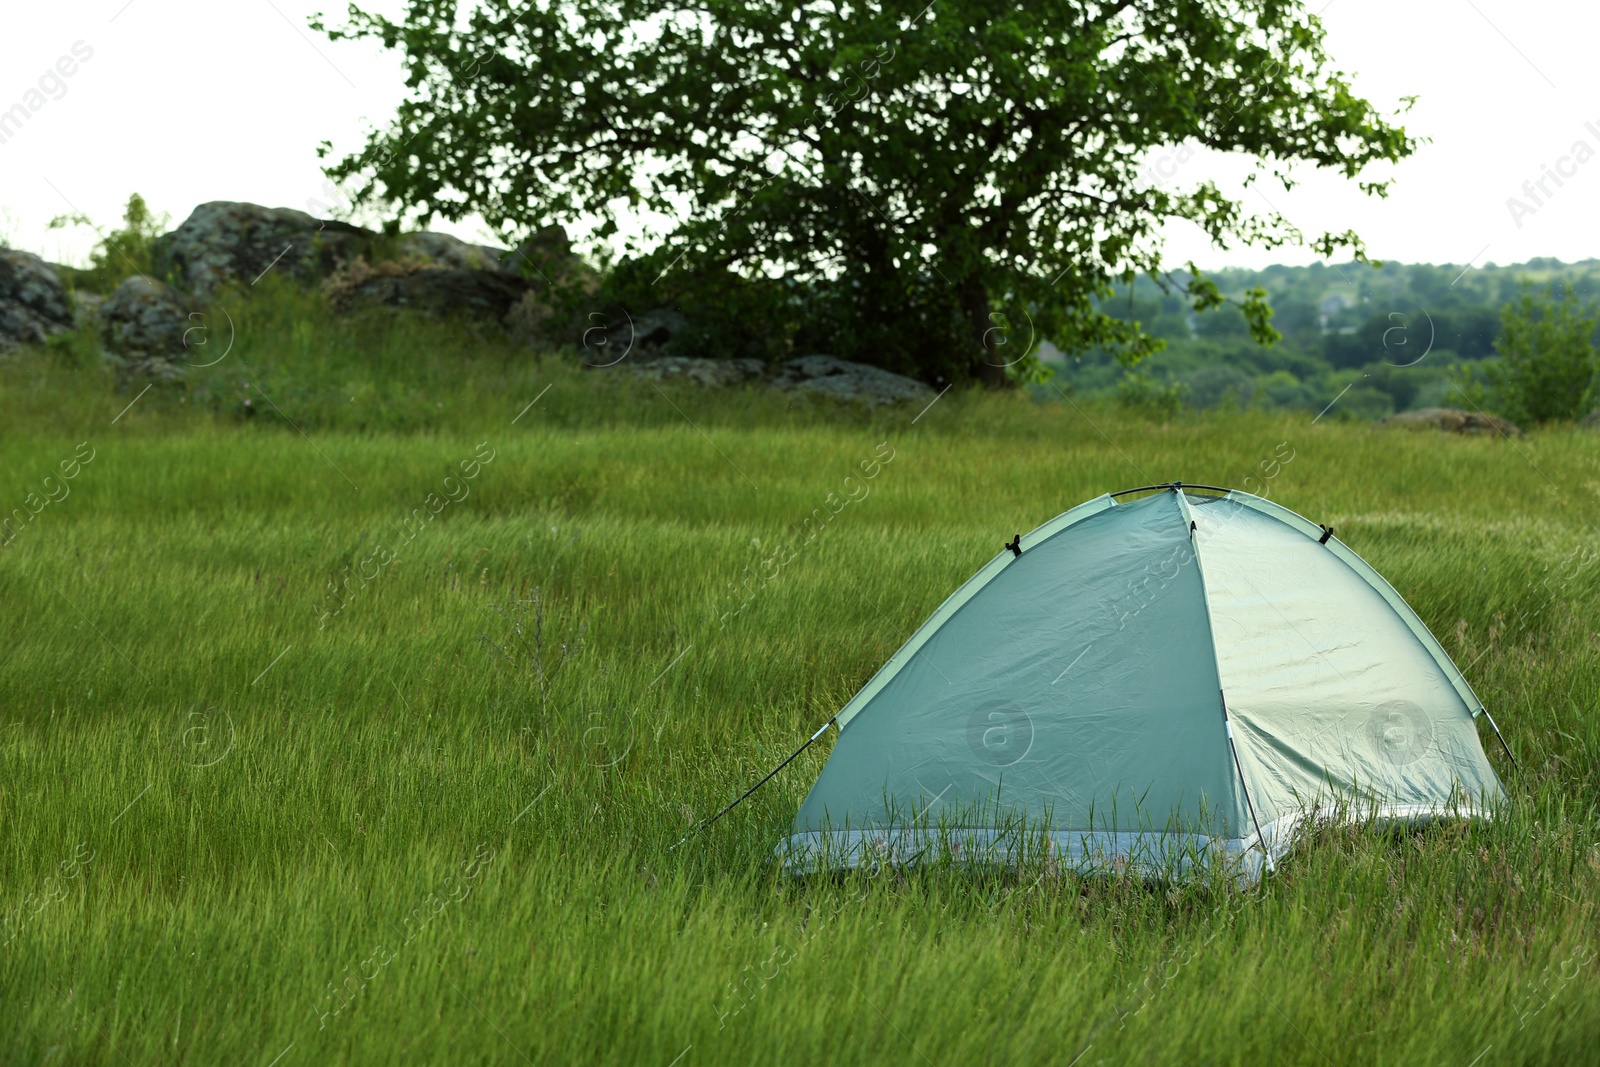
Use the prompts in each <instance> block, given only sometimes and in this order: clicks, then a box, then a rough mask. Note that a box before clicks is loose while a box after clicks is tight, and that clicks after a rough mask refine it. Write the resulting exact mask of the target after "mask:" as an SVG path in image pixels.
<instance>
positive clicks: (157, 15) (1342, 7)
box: [0, 0, 1600, 268]
mask: <svg viewBox="0 0 1600 1067" xmlns="http://www.w3.org/2000/svg"><path fill="white" fill-rule="evenodd" d="M1313 2H1320V0H1313ZM364 6H367V7H369V8H372V9H375V10H382V11H389V12H394V11H397V10H399V9H400V7H401V6H402V5H401V4H400V3H399V0H370V2H368V3H366V4H365V5H364ZM7 8H8V10H6V12H5V20H4V26H5V32H4V33H3V34H0V111H4V110H5V109H7V108H9V107H10V106H11V105H12V104H15V103H18V102H21V101H22V100H23V99H24V97H25V95H26V94H27V93H28V92H29V90H31V89H34V88H37V86H38V82H39V79H40V77H41V76H43V75H45V74H46V72H47V71H48V70H50V69H51V68H53V67H54V65H55V64H56V62H57V60H58V58H60V57H62V56H66V55H69V53H70V51H71V49H72V47H73V45H74V44H75V43H76V42H80V41H81V42H83V44H84V45H86V46H88V47H89V48H91V49H92V50H93V56H92V58H91V59H89V60H88V61H87V62H84V63H82V64H81V65H80V66H79V68H78V70H77V71H76V73H74V74H73V75H72V76H71V77H70V78H65V79H63V82H64V86H65V92H64V94H61V95H59V98H58V99H48V100H47V102H46V103H45V105H44V106H43V107H42V108H40V109H39V110H38V112H37V113H36V114H34V115H33V117H32V118H31V120H30V121H29V122H28V123H27V124H26V125H25V126H24V127H23V128H22V130H21V131H20V132H19V133H17V134H16V135H15V136H14V137H12V138H11V139H10V140H9V141H7V142H6V143H4V144H0V241H4V242H5V243H9V244H11V245H13V246H15V247H19V248H26V249H30V250H33V251H36V252H39V253H41V254H43V255H45V256H46V257H47V258H51V259H56V260H59V261H64V262H71V263H81V262H83V261H84V256H85V254H86V253H87V251H88V249H89V247H90V246H91V245H92V244H93V242H94V235H93V234H92V233H90V232H88V231H85V230H82V229H78V230H54V231H51V230H48V229H47V228H46V224H47V223H48V221H49V220H50V219H51V218H52V217H53V216H56V215H59V214H64V213H67V212H70V211H73V210H81V211H83V212H86V213H87V214H88V215H90V216H91V217H92V218H93V219H95V221H96V222H98V223H100V224H101V225H106V224H108V223H112V222H115V221H117V220H118V219H119V218H120V216H121V209H122V206H123V204H124V203H125V202H126V200H127V196H128V194H129V193H130V192H134V191H137V192H139V193H141V194H143V195H144V196H145V198H146V199H147V200H148V201H149V202H150V204H151V206H152V207H153V208H155V209H156V210H157V211H162V212H166V213H168V214H170V215H171V216H172V220H173V224H176V223H177V222H178V221H181V220H182V219H183V218H184V217H185V216H186V215H187V214H188V213H189V211H190V210H191V209H193V207H194V206H195V205H196V204H199V203H202V202H204V201H207V200H246V201H253V202H256V203H260V204H266V205H269V206H275V207H276V206H287V207H296V208H300V209H301V210H306V209H307V205H308V201H315V200H321V201H323V202H324V203H326V202H327V201H328V198H327V197H326V196H325V195H324V193H323V178H322V174H321V171H320V169H319V167H318V161H317V158H316V154H315V148H316V145H317V143H318V142H319V141H322V140H324V139H327V140H331V141H332V142H333V144H334V147H335V149H336V150H349V149H353V148H355V147H356V146H357V145H358V144H359V143H361V141H362V138H363V132H364V131H365V130H366V129H368V128H370V127H371V126H374V125H384V124H386V123H387V122H388V121H389V119H390V117H391V116H392V115H393V113H394V109H395V105H396V104H397V102H398V101H399V100H400V99H401V97H402V95H403V92H404V86H403V84H402V79H401V68H400V64H399V61H398V58H397V57H396V56H394V55H387V54H384V53H383V52H382V51H381V49H379V48H378V47H377V46H376V45H375V44H372V43H369V42H357V43H348V42H341V43H339V44H334V43H331V42H329V41H328V40H327V39H326V38H325V37H323V36H322V35H320V34H316V33H314V32H313V31H311V30H310V29H308V28H307V27H306V19H307V17H308V16H309V15H310V14H311V13H313V12H315V11H317V10H326V11H329V12H331V13H337V12H341V11H342V9H343V0H222V2H219V0H203V2H202V0H132V2H131V3H129V2H128V0H66V2H61V3H56V4H27V5H21V4H9V3H8V4H7ZM935 10H937V9H935ZM1323 18H1324V20H1325V22H1326V24H1327V26H1328V30H1329V38H1330V41H1329V45H1330V50H1331V52H1332V54H1333V56H1334V58H1335V60H1336V61H1337V63H1338V65H1339V66H1340V67H1341V68H1342V69H1344V70H1348V71H1352V72H1354V73H1355V75H1356V83H1355V84H1356V88H1357V89H1358V91H1360V92H1362V93H1363V94H1364V95H1366V96H1367V97H1368V98H1369V99H1372V100H1373V101H1374V102H1376V103H1378V104H1379V105H1380V106H1382V107H1385V108H1392V107H1393V106H1394V105H1395V103H1396V102H1397V101H1398V100H1399V98H1400V97H1401V96H1403V95H1406V94H1417V95H1420V97H1421V101H1420V103H1419V104H1418V105H1417V107H1416V108H1415V109H1414V110H1413V111H1412V112H1411V114H1410V115H1409V116H1408V117H1407V119H1406V120H1405V121H1406V124H1407V126H1408V128H1409V129H1411V130H1412V132H1414V133H1416V134H1419V135H1423V136H1426V137H1429V138H1431V139H1432V143H1431V144H1430V145H1428V146H1425V147H1424V148H1423V149H1422V150H1421V151H1420V152H1419V153H1418V154H1417V156H1416V157H1414V158H1413V159H1411V160H1408V161H1407V162H1405V163H1404V164H1402V165H1401V166H1400V167H1398V168H1397V169H1396V170H1395V175H1396V177H1397V178H1398V179H1399V180H1398V183H1397V185H1396V188H1395V190H1394V192H1393V193H1392V194H1391V195H1390V197H1389V198H1388V199H1387V200H1376V199H1371V198H1367V197H1363V196H1362V195H1361V194H1359V193H1358V192H1357V191H1356V189H1355V187H1354V184H1353V183H1347V182H1345V181H1343V180H1342V179H1339V178H1337V177H1336V176H1333V175H1310V174H1309V173H1308V174H1307V175H1306V182H1305V184H1304V185H1303V186H1301V187H1299V188H1297V189H1296V190H1294V191H1293V192H1289V193H1285V192H1283V191H1282V189H1281V188H1279V187H1276V186H1272V185H1267V184H1265V183H1264V184H1263V192H1264V194H1265V196H1266V197H1267V198H1270V201H1271V203H1272V204H1273V205H1275V206H1276V207H1278V208H1280V209H1281V210H1283V211H1284V212H1285V213H1286V214H1287V215H1288V216H1289V217H1290V218H1291V219H1292V220H1294V221H1295V222H1296V223H1298V224H1299V225H1300V226H1301V228H1302V229H1303V230H1305V231H1306V232H1307V233H1308V234H1313V233H1317V232H1320V231H1321V230H1323V229H1330V228H1331V229H1337V230H1343V229H1345V228H1347V227H1354V228H1355V229H1356V230H1357V231H1358V232H1359V233H1361V235H1362V236H1363V237H1365V238H1366V240H1367V242H1368V246H1369V249H1370V251H1371V253H1372V254H1373V255H1374V256H1376V257H1379V258H1386V259H1396V260H1400V261H1404V262H1433V263H1446V262H1449V263H1457V264H1465V263H1467V262H1469V261H1471V262H1475V263H1477V264H1478V265H1482V264H1483V263H1485V262H1495V263H1513V262H1521V261H1524V260H1527V259H1530V258H1532V257H1534V256H1557V257H1559V258H1561V259H1564V260H1568V261H1571V260H1577V259H1585V258H1589V257H1592V256H1600V195H1596V194H1597V193H1600V94H1597V93H1596V92H1595V89H1596V88H1597V87H1600V64H1596V63H1595V61H1594V58H1593V50H1594V42H1595V41H1597V40H1600V5H1592V4H1585V3H1579V2H1576V0H1549V2H1546V3H1542V4H1539V5H1537V6H1534V5H1529V4H1516V3H1513V2H1511V0H1428V2H1410V3H1395V2H1393V0H1332V2H1331V3H1328V4H1327V6H1326V7H1325V8H1324V9H1323ZM334 21H335V22H339V21H342V15H339V14H335V15H334ZM55 92H56V93H59V92H60V90H59V89H57V90H55ZM1586 122H1594V123H1595V129H1594V130H1593V131H1592V132H1591V131H1590V130H1588V129H1586V128H1585V123H1586ZM1579 140H1583V141H1586V142H1588V144H1589V146H1590V148H1591V149H1593V150H1595V152H1596V153H1597V156H1596V158H1592V159H1587V158H1586V160H1585V162H1584V163H1582V164H1577V163H1576V162H1575V161H1570V162H1567V163H1565V164H1562V166H1563V169H1565V170H1566V171H1568V173H1569V176H1567V177H1564V178H1562V181H1563V183H1564V184H1563V185H1562V186H1561V187H1560V188H1557V187H1556V185H1555V184H1554V183H1553V182H1549V181H1548V179H1547V184H1546V190H1547V191H1548V192H1549V193H1550V194H1551V195H1549V196H1544V195H1543V194H1540V199H1541V200H1542V201H1543V203H1542V204H1535V203H1534V202H1533V201H1532V200H1529V199H1528V198H1527V197H1526V194H1524V193H1523V192H1522V185H1523V183H1524V182H1527V181H1537V180H1538V179H1539V178H1540V177H1541V175H1542V173H1543V172H1542V168H1543V167H1544V166H1545V165H1549V166H1551V167H1555V166H1556V165H1557V164H1558V162H1560V160H1561V158H1562V157H1563V156H1567V155H1568V154H1569V153H1571V151H1572V149H1573V146H1574V144H1575V142H1577V141H1579ZM1174 166H1176V156H1174V157H1173V158H1172V159H1171V160H1169V161H1168V162H1167V163H1166V164H1165V167H1166V172H1169V173H1171V180H1172V181H1173V182H1174V183H1175V184H1177V185H1180V186H1182V185H1189V184H1192V183H1193V182H1194V181H1197V180H1199V179H1201V178H1205V177H1216V178H1217V179H1219V180H1222V181H1224V182H1225V183H1228V184H1231V182H1232V181H1234V180H1236V179H1237V177H1238V176H1240V175H1241V174H1242V173H1243V172H1242V170H1241V169H1240V168H1239V167H1238V166H1237V161H1235V160H1220V161H1219V160H1215V159H1207V158H1204V157H1201V156H1196V157H1194V158H1191V159H1188V160H1187V161H1185V162H1184V163H1183V164H1182V165H1181V166H1180V167H1177V169H1176V170H1175V171H1173V169H1172V168H1173V167H1174ZM1228 184H1225V186H1224V187H1225V188H1227V187H1228ZM1247 196H1249V198H1250V203H1251V205H1252V206H1254V207H1258V208H1259V207H1264V206H1265V204H1264V202H1263V200H1262V199H1261V197H1260V196H1258V195H1256V194H1254V193H1251V194H1247ZM1512 196H1518V197H1521V198H1523V199H1524V201H1525V202H1526V203H1527V204H1528V206H1529V207H1532V208H1534V210H1533V211H1532V212H1531V213H1528V214H1524V215H1523V216H1522V217H1521V218H1520V219H1513V217H1512V214H1511V212H1510V210H1509V209H1508V206H1507V199H1508V198H1509V197H1512ZM311 210H312V211H313V213H322V209H320V208H317V207H316V206H314V205H313V206H312V207H311ZM1519 222H1520V225H1518V223H1519ZM439 228H441V229H446V230H450V231H451V232H455V233H457V234H458V235H460V236H463V237H467V238H470V239H479V240H481V239H485V238H486V237H487V236H488V235H487V233H486V231H483V230H482V229H481V228H480V227H476V226H473V225H461V226H456V227H449V226H442V225H441V226H439ZM582 228H583V227H582V226H579V227H576V228H573V227H569V229H573V230H574V232H581V230H582ZM1168 252H1169V255H1170V257H1171V258H1172V260H1173V261H1174V263H1181V261H1183V260H1185V259H1190V258H1192V259H1194V260H1195V261H1196V262H1197V263H1199V264H1200V265H1201V266H1202V267H1210V268H1215V267H1219V266H1228V265H1250V266H1260V265H1264V264H1267V263H1272V262H1295V263H1306V262H1311V261H1312V259H1313V258H1314V257H1312V256H1311V255H1310V254H1309V252H1306V251H1304V250H1296V249H1284V250H1280V251H1278V252H1267V251H1259V250H1241V249H1233V250H1227V251H1224V250H1218V249H1213V248H1211V247H1210V245H1209V242H1207V241H1206V240H1205V239H1204V238H1203V237H1201V236H1199V235H1198V234H1197V233H1195V232H1193V231H1192V230H1174V231H1172V233H1171V235H1170V240H1169V244H1168Z"/></svg>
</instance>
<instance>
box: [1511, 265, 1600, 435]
mask: <svg viewBox="0 0 1600 1067" xmlns="http://www.w3.org/2000/svg"><path fill="white" fill-rule="evenodd" d="M1500 325H1501V334H1500V337H1499V338H1498V339H1497V340H1496V341H1495V348H1496V349H1497V350H1498V351H1499V353H1500V363H1499V364H1498V365H1496V366H1494V367H1491V368H1490V369H1489V387H1490V394H1491V396H1492V398H1493V400H1494V404H1495V407H1496V408H1498V409H1499V411H1500V413H1501V414H1503V415H1504V416H1506V418H1508V419H1511V420H1512V421H1513V422H1518V423H1523V424H1525V425H1526V424H1537V423H1544V422H1554V421H1558V420H1563V419H1567V420H1570V419H1575V418H1577V417H1578V416H1580V415H1582V414H1583V413H1584V412H1586V411H1588V410H1589V409H1590V408H1592V407H1593V406H1594V392H1593V383H1594V374H1595V348H1594V335H1595V329H1596V327H1597V326H1600V308H1597V306H1596V304H1595V302H1594V301H1593V300H1588V301H1580V300H1579V299H1578V296H1577V294H1576V293H1575V292H1574V291H1573V290H1572V288H1571V287H1570V286H1565V287H1559V288H1558V287H1556V286H1546V287H1545V290H1544V293H1543V295H1538V294H1535V293H1534V292H1532V291H1531V290H1529V289H1528V288H1527V287H1526V285H1524V288H1523V291H1522V293H1521V295H1520V296H1519V297H1518V299H1517V300H1515V301H1513V302H1512V303H1509V304H1507V305H1506V306H1505V307H1504V308H1502V309H1501V312H1500Z"/></svg>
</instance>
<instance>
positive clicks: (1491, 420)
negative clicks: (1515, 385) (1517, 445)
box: [1378, 408, 1522, 437]
mask: <svg viewBox="0 0 1600 1067" xmlns="http://www.w3.org/2000/svg"><path fill="white" fill-rule="evenodd" d="M1378 425H1379V426H1396V427H1400V428H1403V429H1408V430H1442V431H1444V432H1445V433H1465V434H1479V433H1487V434H1504V435H1505V436H1507V437H1521V436H1522V430H1520V429H1519V428H1518V427H1516V426H1514V425H1512V424H1511V423H1509V422H1507V421H1506V420H1505V419H1502V418H1500V417H1499V416H1498V415H1488V414H1485V413H1484V412H1481V411H1462V410H1461V409H1460V408H1418V409H1417V410H1416V411H1402V412H1400V413H1399V414H1397V415H1386V416H1385V417H1383V418H1381V419H1379V420H1378Z"/></svg>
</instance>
